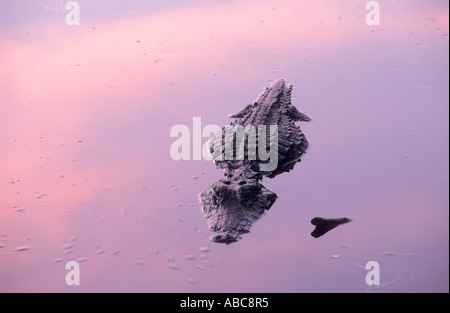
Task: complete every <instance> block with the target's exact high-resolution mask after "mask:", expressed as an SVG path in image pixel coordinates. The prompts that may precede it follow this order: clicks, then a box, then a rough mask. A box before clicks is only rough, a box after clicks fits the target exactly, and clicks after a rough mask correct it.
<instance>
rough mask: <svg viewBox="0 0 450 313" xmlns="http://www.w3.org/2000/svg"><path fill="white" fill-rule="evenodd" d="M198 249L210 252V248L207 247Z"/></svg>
mask: <svg viewBox="0 0 450 313" xmlns="http://www.w3.org/2000/svg"><path fill="white" fill-rule="evenodd" d="M199 250H200V251H201V252H211V250H210V249H209V248H208V247H200V248H199Z"/></svg>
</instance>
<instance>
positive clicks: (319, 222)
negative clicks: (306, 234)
mask: <svg viewBox="0 0 450 313" xmlns="http://www.w3.org/2000/svg"><path fill="white" fill-rule="evenodd" d="M351 221H352V220H351V219H350V218H348V217H341V218H323V217H315V218H313V219H312V220H311V224H313V225H314V226H316V228H314V230H313V232H312V233H311V236H313V237H314V238H319V237H321V236H323V235H325V234H326V233H328V232H329V231H330V230H332V229H334V228H336V227H338V226H339V225H342V224H346V223H348V222H351Z"/></svg>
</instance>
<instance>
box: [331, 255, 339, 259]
mask: <svg viewBox="0 0 450 313" xmlns="http://www.w3.org/2000/svg"><path fill="white" fill-rule="evenodd" d="M331 257H332V258H333V259H339V258H340V256H339V255H337V254H333V255H332V256H331Z"/></svg>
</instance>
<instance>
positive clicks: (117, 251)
mask: <svg viewBox="0 0 450 313" xmlns="http://www.w3.org/2000/svg"><path fill="white" fill-rule="evenodd" d="M119 253H120V250H114V251H113V252H112V255H117V254H119Z"/></svg>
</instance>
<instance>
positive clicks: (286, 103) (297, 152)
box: [200, 79, 310, 243]
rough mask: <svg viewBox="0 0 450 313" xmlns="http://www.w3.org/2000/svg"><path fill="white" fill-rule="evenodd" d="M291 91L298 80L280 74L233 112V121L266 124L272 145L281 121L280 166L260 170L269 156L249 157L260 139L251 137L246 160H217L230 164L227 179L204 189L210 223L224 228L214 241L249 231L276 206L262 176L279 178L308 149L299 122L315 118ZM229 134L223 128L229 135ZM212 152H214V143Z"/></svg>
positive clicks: (218, 229)
mask: <svg viewBox="0 0 450 313" xmlns="http://www.w3.org/2000/svg"><path fill="white" fill-rule="evenodd" d="M291 92H292V85H286V82H285V81H284V79H278V80H277V81H275V82H274V83H273V84H272V85H271V86H270V87H267V88H266V89H265V90H264V91H263V93H262V94H261V95H260V96H259V97H258V99H257V100H256V102H255V103H254V104H250V105H248V106H247V107H245V108H244V109H243V110H242V111H240V112H239V113H236V114H233V115H231V116H230V117H233V118H236V120H235V121H234V122H232V123H231V124H230V125H232V126H237V125H241V126H242V127H246V126H247V125H253V126H255V127H258V126H259V125H266V126H267V132H266V147H267V150H269V138H270V134H269V129H270V125H277V126H278V166H277V167H276V168H275V169H274V170H271V171H267V172H266V171H260V164H261V163H264V162H267V161H262V160H260V159H259V158H258V157H257V158H256V160H249V158H248V154H247V152H248V148H249V147H248V145H249V144H255V143H252V142H250V141H249V140H246V141H245V144H244V147H245V149H244V151H245V156H244V160H236V159H235V158H234V159H232V160H225V158H223V160H217V159H216V160H215V163H216V165H217V166H218V167H220V168H222V169H224V171H225V176H226V179H222V180H220V181H218V182H216V183H214V184H213V185H212V186H210V187H209V188H207V189H206V190H205V191H204V192H203V193H201V194H200V200H201V202H202V204H203V207H202V210H203V212H204V214H205V216H206V218H207V219H208V223H209V228H210V229H211V230H213V231H215V232H217V233H218V234H217V235H215V236H214V237H212V240H213V241H216V242H225V243H231V242H234V241H237V240H239V239H240V236H241V234H243V233H247V232H249V231H250V228H251V226H252V225H253V223H254V222H255V221H256V220H257V219H258V218H259V217H260V216H261V215H262V214H263V213H264V212H265V211H266V210H269V209H270V207H271V206H272V205H273V204H274V202H275V200H276V198H277V195H276V194H275V193H273V192H272V191H270V190H268V189H267V188H265V187H264V186H263V185H262V184H261V183H260V180H262V178H263V177H264V176H267V177H269V178H273V177H275V176H277V175H279V174H281V173H284V172H289V171H290V170H292V169H293V167H294V165H295V164H296V163H297V162H300V161H301V159H300V157H301V156H302V154H303V153H305V152H306V150H307V148H308V141H307V140H306V137H305V135H304V134H303V133H302V131H301V130H300V127H299V126H297V125H296V124H295V122H298V121H310V118H309V117H308V116H306V115H304V114H303V113H301V112H299V111H298V110H297V108H296V107H295V106H293V105H292V104H291ZM225 134H226V132H225V128H223V129H222V137H223V138H224V139H225ZM249 142H250V143H249ZM256 146H258V142H257V141H256ZM233 147H234V153H233V155H234V156H236V145H235V144H233ZM211 152H214V147H213V146H211ZM258 155H259V154H258V153H257V154H256V156H258Z"/></svg>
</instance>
